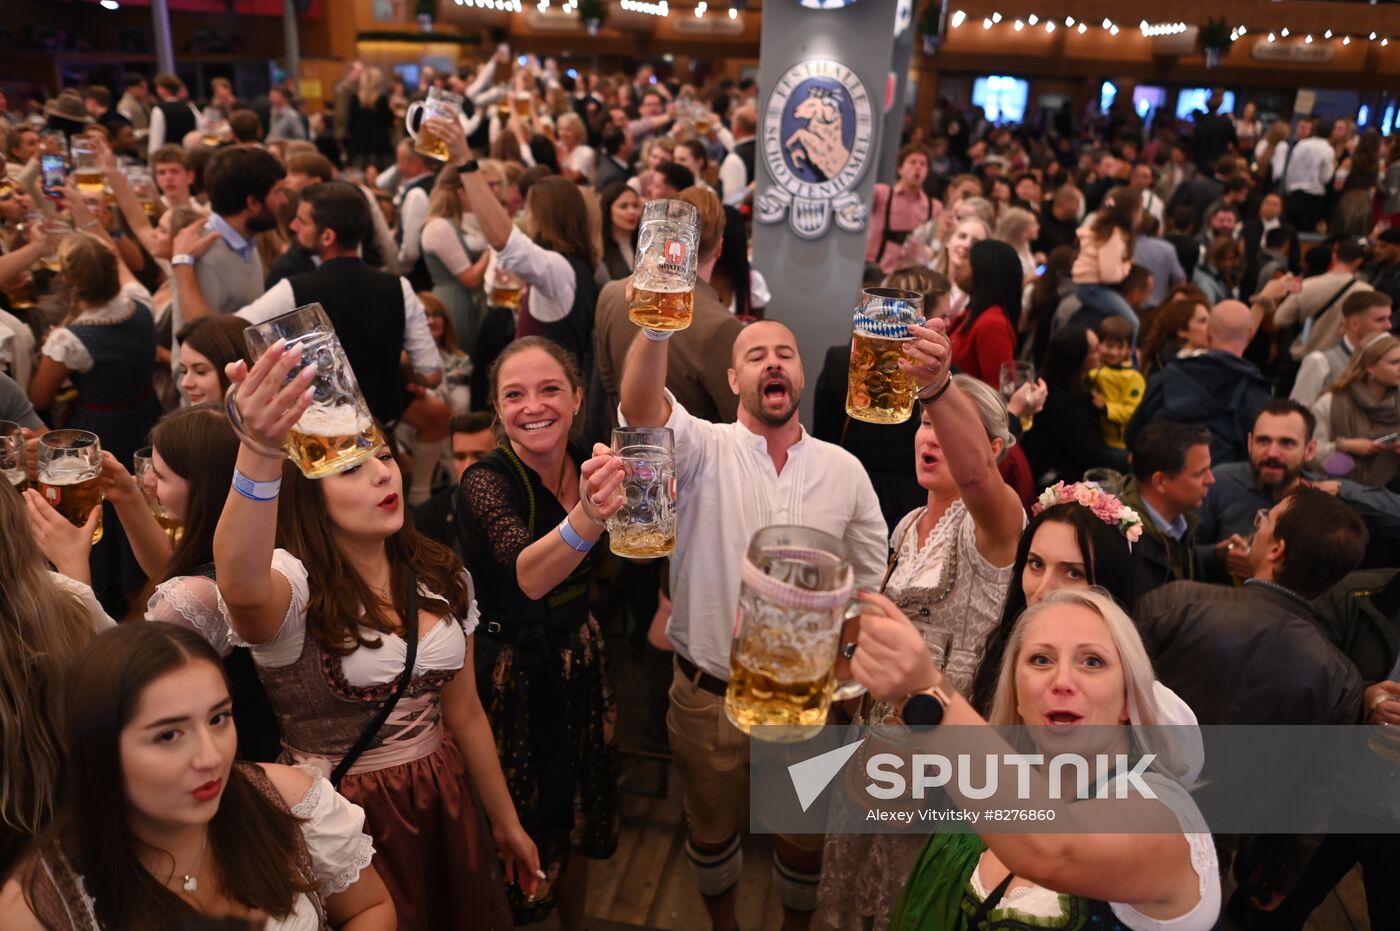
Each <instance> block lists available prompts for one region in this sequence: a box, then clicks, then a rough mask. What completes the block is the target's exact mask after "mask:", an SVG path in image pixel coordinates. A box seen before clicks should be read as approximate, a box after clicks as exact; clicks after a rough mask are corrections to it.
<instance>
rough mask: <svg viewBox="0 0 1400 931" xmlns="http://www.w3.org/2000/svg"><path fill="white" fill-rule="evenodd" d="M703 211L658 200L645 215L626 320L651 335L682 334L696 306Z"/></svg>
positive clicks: (680, 202) (678, 201)
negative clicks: (701, 213) (660, 331)
mask: <svg viewBox="0 0 1400 931" xmlns="http://www.w3.org/2000/svg"><path fill="white" fill-rule="evenodd" d="M699 251H700V211H698V210H696V209H695V207H694V206H692V205H691V204H688V203H686V202H685V201H683V200H654V201H652V202H651V203H649V204H647V206H646V209H645V210H643V211H642V225H641V229H640V231H639V232H638V233H637V258H636V263H635V264H634V266H633V268H632V301H631V304H630V305H629V306H628V309H627V316H628V317H629V318H630V319H631V320H632V322H633V323H635V324H636V325H637V326H641V327H646V328H648V329H651V330H684V329H685V328H686V327H688V326H690V313H691V307H692V306H693V304H694V302H695V271H696V268H697V267H698V265H699V260H700V256H699V254H698V253H699Z"/></svg>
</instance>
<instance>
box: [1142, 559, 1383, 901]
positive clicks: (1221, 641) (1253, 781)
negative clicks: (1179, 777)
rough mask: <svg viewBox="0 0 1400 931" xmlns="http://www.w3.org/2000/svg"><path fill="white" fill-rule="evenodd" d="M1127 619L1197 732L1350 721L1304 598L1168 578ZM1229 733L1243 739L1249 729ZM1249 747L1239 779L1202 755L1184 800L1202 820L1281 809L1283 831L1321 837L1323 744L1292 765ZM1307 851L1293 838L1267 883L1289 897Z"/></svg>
mask: <svg viewBox="0 0 1400 931" xmlns="http://www.w3.org/2000/svg"><path fill="white" fill-rule="evenodd" d="M1133 620H1134V622H1135V623H1136V624H1137V628H1138V631H1139V633H1141V635H1142V639H1143V644H1144V645H1145V646H1146V647H1147V652H1148V655H1149V656H1150V657H1151V658H1152V663H1153V667H1154V668H1155V670H1156V672H1157V678H1158V679H1159V680H1160V681H1161V682H1162V684H1163V685H1165V686H1167V687H1168V688H1170V689H1171V690H1172V691H1174V692H1176V693H1177V695H1179V696H1181V698H1182V699H1183V700H1185V702H1186V703H1187V704H1188V705H1190V706H1191V709H1192V710H1193V711H1195V713H1196V717H1197V719H1198V720H1199V722H1200V723H1201V724H1205V725H1210V724H1230V725H1240V724H1253V725H1309V724H1310V725H1336V724H1355V723H1358V722H1360V720H1361V699H1362V691H1363V689H1362V683H1361V677H1360V676H1359V675H1358V674H1357V671H1356V667H1355V666H1354V665H1352V662H1351V660H1349V659H1347V657H1346V656H1344V655H1343V654H1342V652H1341V651H1340V650H1338V649H1337V648H1336V647H1335V646H1333V645H1332V644H1331V643H1330V642H1328V640H1327V638H1326V637H1325V636H1324V635H1323V633H1322V630H1321V629H1320V627H1319V625H1318V623H1317V621H1316V620H1315V619H1314V617H1313V613H1312V609H1311V606H1310V605H1309V604H1308V602H1306V601H1304V600H1303V599H1302V598H1299V597H1298V596H1296V595H1294V594H1292V593H1291V592H1288V591H1286V590H1284V589H1282V588H1279V587H1276V586H1273V585H1270V584H1267V583H1260V582H1257V581H1249V582H1246V583H1245V584H1244V586H1243V587H1241V588H1228V587H1225V586H1221V585H1206V584H1202V583H1200V582H1172V583H1170V584H1168V585H1164V586H1162V587H1161V588H1159V589H1157V590H1156V591H1154V592H1151V593H1149V594H1148V595H1147V596H1145V597H1143V598H1140V599H1138V602H1137V605H1136V607H1135V608H1134V610H1133ZM1325 730H1327V732H1328V733H1331V732H1332V731H1333V730H1336V729H1332V728H1328V729H1325ZM1239 734H1240V736H1239V737H1238V739H1240V740H1244V739H1249V732H1239ZM1324 737H1325V735H1324ZM1251 747H1252V751H1251V757H1250V759H1251V760H1252V763H1253V772H1252V773H1249V774H1241V773H1239V772H1234V770H1235V769H1238V767H1221V768H1217V769H1215V770H1212V768H1211V766H1210V763H1209V754H1208V755H1207V764H1206V769H1205V770H1204V772H1203V773H1202V776H1201V779H1202V781H1203V782H1205V783H1206V785H1205V786H1204V788H1203V789H1201V790H1200V791H1199V792H1197V793H1196V794H1195V797H1196V799H1197V801H1198V803H1199V805H1200V809H1201V812H1202V814H1204V815H1205V816H1206V818H1207V819H1208V820H1210V819H1212V818H1213V817H1217V818H1218V817H1220V816H1221V815H1222V813H1224V814H1225V815H1226V816H1227V817H1235V818H1241V819H1245V821H1244V823H1252V824H1261V823H1268V821H1269V820H1270V818H1271V816H1272V818H1273V820H1275V821H1277V819H1278V816H1279V815H1280V814H1281V813H1283V812H1287V813H1288V817H1289V820H1290V822H1291V823H1292V824H1295V825H1296V824H1309V825H1311V827H1310V829H1309V830H1310V831H1311V832H1315V833H1323V832H1325V831H1326V828H1327V824H1328V820H1329V817H1330V815H1331V810H1332V801H1333V798H1334V797H1335V786H1334V784H1333V778H1332V777H1333V776H1334V775H1335V773H1334V768H1335V760H1336V756H1335V751H1334V748H1333V747H1332V746H1330V745H1327V741H1326V739H1322V740H1319V741H1318V745H1317V746H1316V747H1315V752H1314V753H1313V754H1312V755H1311V757H1310V758H1307V759H1300V758H1298V757H1297V755H1296V754H1294V753H1293V751H1292V748H1286V747H1282V746H1275V745H1274V744H1272V743H1270V742H1269V741H1268V740H1267V738H1266V739H1263V740H1260V739H1259V738H1258V737H1257V736H1256V737H1255V738H1254V739H1253V740H1252V741H1251ZM1236 752H1237V753H1238V749H1237V750H1236ZM1259 773H1268V774H1269V778H1266V779H1260V778H1258V774H1259ZM1236 823H1241V822H1236ZM1222 843H1224V844H1225V845H1226V846H1229V841H1228V840H1227V839H1226V838H1220V837H1218V838H1217V845H1220V844H1222ZM1308 851H1309V843H1308V842H1307V841H1303V840H1301V839H1299V840H1297V841H1295V842H1292V843H1290V845H1288V846H1286V847H1285V848H1284V849H1283V851H1282V852H1278V853H1275V854H1274V855H1273V857H1272V859H1271V862H1270V863H1269V865H1268V867H1267V869H1266V871H1265V873H1266V879H1267V883H1268V884H1269V885H1271V887H1272V888H1275V889H1279V890H1281V891H1287V890H1289V889H1291V888H1292V885H1293V882H1294V881H1295V880H1296V878H1297V876H1298V875H1299V873H1300V872H1301V870H1302V869H1303V867H1304V866H1306V863H1307V857H1308Z"/></svg>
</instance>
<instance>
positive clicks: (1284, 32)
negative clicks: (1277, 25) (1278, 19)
mask: <svg viewBox="0 0 1400 931" xmlns="http://www.w3.org/2000/svg"><path fill="white" fill-rule="evenodd" d="M1278 34H1279V35H1281V36H1283V37H1284V38H1285V39H1287V38H1288V27H1287V26H1284V27H1283V28H1282V29H1280V30H1279V31H1278Z"/></svg>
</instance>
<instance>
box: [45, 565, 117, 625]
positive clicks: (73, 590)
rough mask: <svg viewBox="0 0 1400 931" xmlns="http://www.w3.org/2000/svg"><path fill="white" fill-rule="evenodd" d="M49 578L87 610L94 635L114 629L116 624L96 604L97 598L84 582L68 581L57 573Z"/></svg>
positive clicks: (51, 573) (90, 587)
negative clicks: (110, 628) (109, 628)
mask: <svg viewBox="0 0 1400 931" xmlns="http://www.w3.org/2000/svg"><path fill="white" fill-rule="evenodd" d="M49 576H50V577H51V578H52V579H53V580H54V584H56V585H57V586H58V587H59V588H61V589H63V590H64V591H65V592H68V593H69V594H70V595H72V596H73V597H75V598H77V599H78V601H80V602H82V605H83V607H84V608H87V613H88V618H89V619H90V620H91V621H92V629H93V630H94V631H95V632H96V633H99V634H100V633H102V632H103V631H104V630H106V629H107V628H108V627H116V626H117V622H116V621H114V620H112V619H111V617H109V616H108V614H107V612H106V611H104V610H103V609H102V605H101V604H99V603H98V601H97V596H96V595H94V594H93V593H92V586H91V585H88V584H87V583H86V582H79V581H78V580H77V579H70V578H69V577H68V576H66V575H63V574H62V573H59V572H50V573H49Z"/></svg>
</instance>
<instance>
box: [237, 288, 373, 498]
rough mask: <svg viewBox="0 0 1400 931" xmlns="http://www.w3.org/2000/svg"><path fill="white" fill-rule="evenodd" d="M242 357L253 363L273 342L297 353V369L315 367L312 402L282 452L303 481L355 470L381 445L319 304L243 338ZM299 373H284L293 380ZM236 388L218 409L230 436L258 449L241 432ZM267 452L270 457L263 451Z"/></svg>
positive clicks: (250, 330)
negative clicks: (225, 418) (224, 413)
mask: <svg viewBox="0 0 1400 931" xmlns="http://www.w3.org/2000/svg"><path fill="white" fill-rule="evenodd" d="M243 338H244V340H245V341H246V342H247V344H248V354H249V355H250V356H252V357H253V358H254V359H256V358H257V357H258V356H261V355H262V354H263V353H264V352H266V351H267V350H268V348H269V347H270V346H272V344H273V343H275V342H277V341H278V340H279V339H285V340H286V341H287V349H288V350H290V349H292V348H293V347H300V348H301V352H302V366H303V367H304V366H307V365H314V366H316V378H315V379H314V380H313V381H312V382H311V386H312V387H313V388H314V389H315V398H314V400H313V401H312V402H311V406H310V407H309V408H307V410H306V413H304V414H302V415H301V419H300V420H298V421H297V422H296V425H295V426H293V427H292V429H291V432H290V433H289V435H288V436H287V442H286V444H285V445H284V450H285V452H286V453H287V455H288V456H290V457H291V459H292V461H293V462H295V463H296V464H297V468H299V469H301V473H302V474H303V475H305V476H306V477H307V478H325V477H326V476H327V475H335V474H336V473H337V472H343V471H345V470H346V469H348V468H350V467H351V466H357V465H359V464H360V463H362V462H364V461H365V460H366V459H368V458H369V457H370V456H371V455H372V454H373V453H374V451H375V450H376V449H377V448H379V447H380V446H383V445H384V437H383V435H382V434H380V432H379V428H378V427H376V426H375V425H374V418H373V417H371V416H370V412H369V405H367V404H366V403H365V399H364V396H363V395H362V394H360V384H359V382H357V381H356V380H355V372H354V370H353V369H351V368H350V360H349V359H348V358H346V356H345V348H344V347H343V346H341V345H340V340H339V339H338V338H337V337H336V335H335V328H334V327H333V326H331V321H330V319H329V318H328V317H327V316H326V312H325V310H323V309H322V308H321V305H320V304H307V305H306V306H304V307H298V308H297V309H296V310H294V311H292V312H291V313H286V314H283V315H282V316H280V317H273V318H272V319H271V320H268V321H267V322H265V323H260V324H258V325H257V326H251V327H249V328H248V329H247V330H245V331H244V332H243ZM298 371H300V369H296V370H293V371H292V372H290V373H288V375H287V380H288V381H290V380H291V379H292V378H295V377H296V374H297V372H298ZM236 389H237V386H236V385H234V386H230V387H229V390H228V392H227V394H226V395H225V396H224V406H225V407H226V408H227V410H228V415H229V419H230V420H231V421H232V423H233V428H234V430H235V431H236V432H237V433H238V435H239V437H240V438H242V439H243V440H244V442H247V443H249V444H250V445H253V446H261V444H259V443H258V442H257V441H256V440H255V439H253V438H252V437H251V436H249V435H248V432H247V430H246V429H245V428H244V427H243V417H242V415H241V414H240V413H239V410H238V405H237V404H235V403H234V399H235V397H236V396H237V393H238V392H237V390H236ZM269 452H271V451H269Z"/></svg>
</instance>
